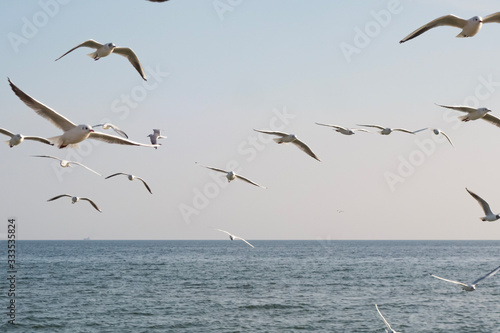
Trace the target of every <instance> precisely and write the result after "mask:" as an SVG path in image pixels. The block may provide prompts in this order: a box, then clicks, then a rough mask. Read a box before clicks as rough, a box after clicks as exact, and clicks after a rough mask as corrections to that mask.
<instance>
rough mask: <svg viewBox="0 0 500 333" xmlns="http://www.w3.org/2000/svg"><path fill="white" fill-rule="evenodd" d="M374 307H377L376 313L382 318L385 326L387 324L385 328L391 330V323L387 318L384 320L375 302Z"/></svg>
mask: <svg viewBox="0 0 500 333" xmlns="http://www.w3.org/2000/svg"><path fill="white" fill-rule="evenodd" d="M375 307H376V308H377V311H378V314H379V315H380V317H382V320H383V321H384V324H385V326H387V328H388V329H389V330H391V331H392V328H391V325H389V323H388V322H387V320H385V318H384V316H382V312H380V310H379V309H378V306H377V304H375Z"/></svg>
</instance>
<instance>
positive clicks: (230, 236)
mask: <svg viewBox="0 0 500 333" xmlns="http://www.w3.org/2000/svg"><path fill="white" fill-rule="evenodd" d="M215 230H219V231H222V232H224V233H226V234H228V235H229V239H230V240H235V239H239V240H242V241H244V242H245V243H247V244H248V245H250V246H251V247H255V246H253V245H252V244H250V243H249V242H247V241H246V240H244V239H243V238H241V237H238V236H235V235H233V234H231V233H229V232H227V231H225V230H221V229H215Z"/></svg>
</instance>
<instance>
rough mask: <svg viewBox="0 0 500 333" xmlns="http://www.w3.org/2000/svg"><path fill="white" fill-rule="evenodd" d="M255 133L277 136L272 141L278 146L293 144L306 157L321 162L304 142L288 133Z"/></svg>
mask: <svg viewBox="0 0 500 333" xmlns="http://www.w3.org/2000/svg"><path fill="white" fill-rule="evenodd" d="M254 131H256V132H260V133H265V134H271V135H277V136H279V138H275V139H273V140H274V141H275V142H277V143H278V144H281V143H290V142H291V143H293V144H294V145H295V146H297V147H299V148H300V149H301V150H302V151H304V152H305V153H306V154H307V155H309V156H311V157H312V158H314V159H316V160H318V161H320V162H321V160H320V159H319V158H318V156H316V154H314V153H313V151H312V150H311V148H309V147H308V146H307V145H306V144H305V143H304V142H302V141H300V140H299V139H297V137H296V136H295V134H288V133H283V132H273V131H262V130H256V129H254Z"/></svg>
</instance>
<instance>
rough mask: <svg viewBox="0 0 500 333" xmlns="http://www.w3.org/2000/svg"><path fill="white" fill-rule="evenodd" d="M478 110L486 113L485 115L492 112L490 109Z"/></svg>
mask: <svg viewBox="0 0 500 333" xmlns="http://www.w3.org/2000/svg"><path fill="white" fill-rule="evenodd" d="M478 110H479V111H481V112H484V113H486V112H491V110H490V109H488V108H479V109H478Z"/></svg>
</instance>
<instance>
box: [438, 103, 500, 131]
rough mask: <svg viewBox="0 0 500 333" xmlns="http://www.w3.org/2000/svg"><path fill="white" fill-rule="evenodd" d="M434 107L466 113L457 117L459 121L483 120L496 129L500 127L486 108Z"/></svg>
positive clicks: (498, 122) (499, 123)
mask: <svg viewBox="0 0 500 333" xmlns="http://www.w3.org/2000/svg"><path fill="white" fill-rule="evenodd" d="M436 105H437V106H440V107H443V108H447V109H452V110H455V111H460V112H465V113H467V114H466V115H465V116H461V117H458V119H460V120H461V121H464V122H467V121H470V120H476V119H483V120H486V121H487V122H489V123H491V124H493V125H495V126H497V127H500V119H499V118H497V117H495V116H493V115H491V114H489V113H488V112H491V110H490V109H488V108H473V107H470V106H461V105H456V106H454V105H440V104H436Z"/></svg>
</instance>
